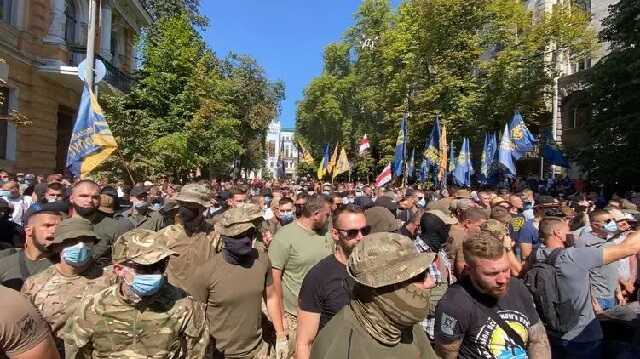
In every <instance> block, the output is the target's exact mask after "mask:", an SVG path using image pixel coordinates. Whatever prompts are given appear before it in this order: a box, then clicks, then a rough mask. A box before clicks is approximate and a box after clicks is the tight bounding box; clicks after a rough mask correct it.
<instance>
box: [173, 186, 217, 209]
mask: <svg viewBox="0 0 640 359" xmlns="http://www.w3.org/2000/svg"><path fill="white" fill-rule="evenodd" d="M176 200H177V201H180V202H187V203H197V204H199V205H201V206H203V207H206V208H209V207H211V191H210V190H209V189H208V188H207V186H205V185H202V184H195V183H194V184H188V185H184V186H182V188H181V189H180V192H179V193H178V195H177V196H176Z"/></svg>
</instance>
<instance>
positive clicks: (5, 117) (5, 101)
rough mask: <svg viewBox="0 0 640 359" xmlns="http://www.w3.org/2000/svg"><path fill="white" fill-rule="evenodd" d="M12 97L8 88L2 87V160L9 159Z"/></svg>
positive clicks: (0, 130)
mask: <svg viewBox="0 0 640 359" xmlns="http://www.w3.org/2000/svg"><path fill="white" fill-rule="evenodd" d="M10 95H11V93H10V89H9V88H8V87H0V159H6V158H7V136H8V131H7V129H8V125H9V118H10V116H9V115H10V107H9V100H10V98H9V96H10Z"/></svg>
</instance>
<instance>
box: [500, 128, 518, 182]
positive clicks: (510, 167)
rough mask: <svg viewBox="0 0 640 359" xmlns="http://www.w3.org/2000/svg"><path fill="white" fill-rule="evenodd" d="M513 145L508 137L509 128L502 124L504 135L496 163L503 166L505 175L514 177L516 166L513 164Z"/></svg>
mask: <svg viewBox="0 0 640 359" xmlns="http://www.w3.org/2000/svg"><path fill="white" fill-rule="evenodd" d="M513 151H514V145H513V142H511V136H509V126H508V125H507V124H506V123H505V124H504V133H503V134H502V138H501V139H500V147H499V149H498V162H499V163H500V164H501V165H502V166H504V168H505V169H506V172H507V175H511V176H515V175H516V166H515V164H514V163H513Z"/></svg>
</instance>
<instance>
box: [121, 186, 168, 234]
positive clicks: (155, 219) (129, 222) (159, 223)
mask: <svg viewBox="0 0 640 359" xmlns="http://www.w3.org/2000/svg"><path fill="white" fill-rule="evenodd" d="M148 195H149V194H148V192H147V188H146V187H145V186H142V185H137V186H134V187H133V188H132V189H131V192H130V193H129V198H130V200H131V208H129V209H128V210H126V211H124V212H123V213H122V217H123V218H122V221H124V222H125V225H126V226H128V227H129V229H134V228H142V229H149V230H152V231H159V230H161V229H162V228H164V227H165V221H164V217H163V216H162V215H161V214H160V213H158V212H157V211H154V210H152V209H151V205H150V204H149V201H148Z"/></svg>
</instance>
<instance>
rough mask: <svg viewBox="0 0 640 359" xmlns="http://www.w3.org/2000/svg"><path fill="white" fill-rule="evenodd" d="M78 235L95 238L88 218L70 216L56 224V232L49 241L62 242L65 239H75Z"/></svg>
mask: <svg viewBox="0 0 640 359" xmlns="http://www.w3.org/2000/svg"><path fill="white" fill-rule="evenodd" d="M80 237H91V238H94V240H97V239H98V238H97V236H96V234H95V232H93V224H91V222H89V220H88V219H84V218H82V217H72V218H67V219H63V220H62V222H60V223H58V225H57V226H56V233H55V234H54V236H53V241H52V242H51V243H63V242H64V241H65V240H67V239H76V238H80Z"/></svg>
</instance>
